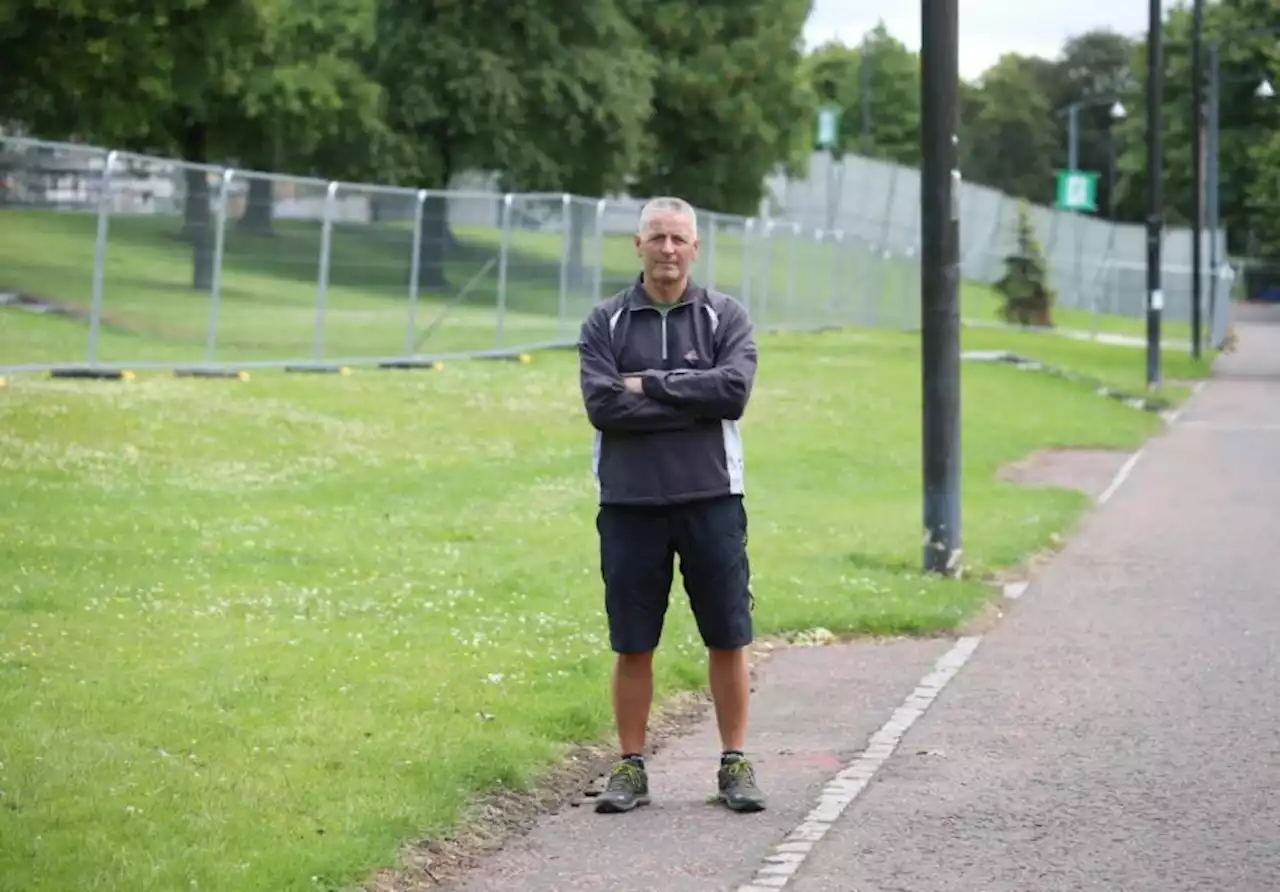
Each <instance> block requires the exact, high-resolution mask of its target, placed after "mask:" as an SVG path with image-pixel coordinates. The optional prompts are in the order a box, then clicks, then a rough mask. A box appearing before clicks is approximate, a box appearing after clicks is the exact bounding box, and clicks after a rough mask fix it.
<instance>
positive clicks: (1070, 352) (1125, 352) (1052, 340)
mask: <svg viewBox="0 0 1280 892" xmlns="http://www.w3.org/2000/svg"><path fill="white" fill-rule="evenodd" d="M961 346H962V348H963V349H965V350H1007V351H1009V352H1010V353H1015V354H1017V355H1018V356H1022V357H1025V358H1027V359H1034V360H1036V361H1038V362H1042V363H1044V364H1045V365H1049V366H1054V367H1056V368H1060V369H1065V370H1067V371H1070V372H1075V373H1076V374H1080V375H1088V376H1089V377H1091V378H1096V379H1097V380H1099V381H1101V382H1103V383H1105V384H1106V385H1108V386H1109V387H1112V388H1114V389H1115V390H1118V391H1122V392H1124V393H1128V394H1131V395H1133V396H1159V397H1161V398H1163V399H1166V400H1169V401H1170V402H1172V403H1180V402H1182V401H1183V400H1185V399H1186V397H1187V396H1188V395H1189V394H1190V393H1191V386H1190V384H1188V383H1187V382H1194V381H1198V380H1200V379H1203V378H1206V377H1208V375H1209V371H1210V368H1211V366H1212V364H1213V360H1214V358H1215V356H1216V353H1215V352H1214V351H1205V352H1204V353H1203V354H1202V355H1201V358H1200V359H1199V360H1195V359H1192V358H1191V352H1190V348H1189V347H1188V348H1186V349H1181V350H1178V349H1170V348H1166V349H1164V350H1162V351H1161V370H1162V373H1163V380H1164V386H1163V387H1161V389H1160V392H1159V393H1158V394H1150V393H1148V391H1147V351H1146V350H1145V349H1144V348H1140V347H1127V346H1120V347H1116V346H1112V347H1108V346H1105V345H1101V344H1095V343H1090V342H1088V341H1077V340H1072V339H1069V338H1063V337H1058V336H1055V335H1053V334H1051V333H1040V332H1013V331H1003V330H1000V329H990V328H966V329H963V330H962V332H961Z"/></svg>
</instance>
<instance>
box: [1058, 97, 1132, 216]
mask: <svg viewBox="0 0 1280 892" xmlns="http://www.w3.org/2000/svg"><path fill="white" fill-rule="evenodd" d="M1108 103H1109V104H1110V105H1111V120H1112V121H1120V120H1123V119H1124V117H1125V116H1126V115H1128V111H1126V110H1125V107H1124V105H1123V104H1122V103H1121V102H1120V100H1119V99H1116V98H1115V97H1114V96H1091V97H1088V98H1086V99H1077V100H1076V101H1075V102H1072V103H1071V104H1070V105H1067V106H1065V107H1064V108H1061V109H1059V111H1058V117H1062V116H1063V115H1066V116H1067V169H1068V170H1073V171H1074V170H1078V169H1079V166H1080V110H1081V109H1085V108H1094V107H1095V106H1099V105H1107V104H1108ZM1111 148H1112V154H1111V170H1110V171H1108V177H1109V179H1108V182H1107V203H1108V205H1110V204H1111V201H1112V199H1111V197H1110V196H1111V193H1112V191H1113V190H1114V189H1115V179H1116V170H1115V151H1114V149H1115V145H1114V141H1113V144H1112V147H1111Z"/></svg>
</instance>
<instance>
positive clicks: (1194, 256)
mask: <svg viewBox="0 0 1280 892" xmlns="http://www.w3.org/2000/svg"><path fill="white" fill-rule="evenodd" d="M1203 33H1204V0H1195V5H1194V6H1193V7H1192V13H1191V170H1192V176H1193V177H1194V178H1195V179H1194V182H1195V187H1194V188H1193V189H1192V190H1191V357H1192V358H1193V359H1199V358H1200V344H1201V341H1202V340H1203V335H1202V333H1201V328H1202V325H1201V317H1200V311H1201V307H1200V304H1201V300H1202V297H1203V294H1204V292H1203V290H1202V289H1201V287H1200V283H1201V276H1200V272H1201V270H1200V265H1201V256H1200V255H1201V251H1202V247H1201V231H1202V227H1203V225H1204V73H1203V72H1202V71H1201V57H1202V56H1203V53H1202V52H1201V49H1200V41H1201V38H1202V36H1203Z"/></svg>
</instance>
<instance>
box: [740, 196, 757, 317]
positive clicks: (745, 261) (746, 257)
mask: <svg viewBox="0 0 1280 892" xmlns="http://www.w3.org/2000/svg"><path fill="white" fill-rule="evenodd" d="M755 227H756V218H755V217H748V218H747V219H746V220H745V221H743V224H742V266H741V269H742V305H743V306H744V307H746V308H747V312H748V313H750V314H751V315H752V316H754V315H755V309H754V308H753V307H752V306H751V256H752V255H751V237H752V235H753V234H754V233H755Z"/></svg>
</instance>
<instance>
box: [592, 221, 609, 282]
mask: <svg viewBox="0 0 1280 892" xmlns="http://www.w3.org/2000/svg"><path fill="white" fill-rule="evenodd" d="M607 206H608V203H607V200H606V199H604V198H601V199H600V200H599V201H597V202H596V268H595V271H594V272H592V274H591V287H592V296H591V302H592V303H593V304H594V303H596V302H597V301H599V300H600V292H601V291H603V290H604V209H605V208H606V207H607Z"/></svg>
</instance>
